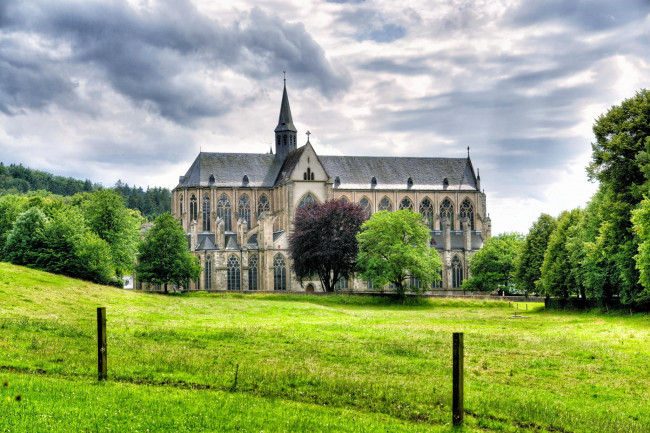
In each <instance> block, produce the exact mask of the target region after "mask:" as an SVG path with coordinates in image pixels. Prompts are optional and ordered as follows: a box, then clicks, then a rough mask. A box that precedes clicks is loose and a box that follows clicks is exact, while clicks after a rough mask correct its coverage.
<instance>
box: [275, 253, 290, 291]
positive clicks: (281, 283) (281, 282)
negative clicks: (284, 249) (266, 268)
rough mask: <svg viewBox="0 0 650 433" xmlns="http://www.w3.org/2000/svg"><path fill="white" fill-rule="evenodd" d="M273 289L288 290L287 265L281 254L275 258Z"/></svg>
mask: <svg viewBox="0 0 650 433" xmlns="http://www.w3.org/2000/svg"><path fill="white" fill-rule="evenodd" d="M273 290H287V265H286V263H285V261H284V257H282V255H280V254H276V255H275V257H274V258H273Z"/></svg>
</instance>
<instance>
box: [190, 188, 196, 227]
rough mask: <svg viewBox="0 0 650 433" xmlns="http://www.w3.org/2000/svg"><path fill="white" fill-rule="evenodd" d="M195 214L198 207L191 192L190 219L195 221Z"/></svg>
mask: <svg viewBox="0 0 650 433" xmlns="http://www.w3.org/2000/svg"><path fill="white" fill-rule="evenodd" d="M197 214H198V209H197V203H196V196H195V195H194V194H192V197H190V221H196V220H197Z"/></svg>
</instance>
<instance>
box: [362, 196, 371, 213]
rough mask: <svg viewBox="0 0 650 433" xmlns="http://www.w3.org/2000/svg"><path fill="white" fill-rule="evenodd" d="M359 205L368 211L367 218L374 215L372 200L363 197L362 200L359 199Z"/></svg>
mask: <svg viewBox="0 0 650 433" xmlns="http://www.w3.org/2000/svg"><path fill="white" fill-rule="evenodd" d="M359 206H361V207H362V208H363V210H364V211H366V218H370V215H372V205H371V204H370V200H368V199H367V198H366V197H363V198H362V199H361V201H359Z"/></svg>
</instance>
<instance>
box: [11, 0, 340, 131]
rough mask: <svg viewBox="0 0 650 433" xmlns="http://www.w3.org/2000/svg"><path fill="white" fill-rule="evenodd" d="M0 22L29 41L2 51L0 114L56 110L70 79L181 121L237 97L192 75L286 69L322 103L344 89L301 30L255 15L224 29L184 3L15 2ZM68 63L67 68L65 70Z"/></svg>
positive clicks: (212, 112) (255, 74)
mask: <svg viewBox="0 0 650 433" xmlns="http://www.w3.org/2000/svg"><path fill="white" fill-rule="evenodd" d="M0 23H1V24H2V28H1V30H2V32H3V33H4V34H5V35H10V36H11V35H15V36H16V37H15V38H13V40H14V41H17V40H25V43H24V44H23V46H22V47H18V49H16V50H14V57H13V58H11V57H9V54H6V53H4V50H3V51H2V55H1V57H0V61H1V63H0V77H2V78H3V80H2V81H1V82H0V95H2V96H6V98H3V99H4V100H5V101H8V102H7V103H5V104H4V105H5V106H4V107H2V109H3V111H5V112H19V111H20V110H22V109H24V108H42V107H44V106H45V105H47V104H48V103H56V102H57V100H56V97H57V96H59V95H61V94H68V95H69V94H70V93H71V92H73V91H74V85H75V83H74V79H72V78H70V77H69V76H68V74H70V75H75V74H76V75H79V76H81V77H83V78H87V79H91V80H92V79H97V78H98V77H99V78H100V79H103V80H105V81H106V82H107V83H108V84H109V85H110V87H111V88H113V89H114V90H115V91H116V92H118V93H120V94H122V95H124V96H126V97H127V98H129V99H131V100H132V101H133V102H134V103H136V104H143V105H146V106H147V107H149V108H152V109H153V110H154V111H158V112H159V113H160V114H161V115H162V116H165V117H167V118H169V119H172V120H174V121H176V122H181V123H185V122H191V121H192V120H194V119H199V118H202V117H208V116H218V115H220V114H222V113H224V112H226V111H228V110H229V109H230V108H231V107H232V106H233V104H235V103H236V102H237V100H238V98H240V95H237V94H236V93H234V91H232V90H230V89H229V88H228V86H227V85H225V84H222V85H220V86H218V87H217V89H216V90H215V89H214V88H212V89H210V88H207V87H206V85H205V83H204V79H203V77H202V78H199V79H194V80H193V79H192V77H191V74H195V73H208V71H214V70H216V71H220V70H226V69H230V70H234V71H235V72H237V73H240V74H244V75H245V76H248V77H250V78H256V79H259V78H262V77H266V76H268V75H271V74H276V75H277V74H279V72H280V71H282V70H289V71H290V72H291V73H292V74H293V76H295V78H296V83H298V84H301V85H302V86H303V87H308V86H311V87H315V88H316V89H317V90H318V91H319V92H321V93H322V94H323V95H325V96H326V97H328V98H331V97H333V96H334V95H335V94H336V93H337V92H338V91H340V90H343V89H345V88H347V86H348V79H347V77H346V76H345V74H342V75H341V74H339V75H337V74H335V73H334V71H333V68H332V67H331V66H330V64H329V62H328V61H327V59H326V58H325V54H324V51H323V50H322V48H321V47H320V46H319V45H318V44H317V43H316V42H315V41H314V40H313V39H312V38H311V36H310V35H309V33H308V32H307V31H306V30H305V28H304V26H303V25H302V24H290V23H286V22H284V21H282V20H281V19H279V18H277V17H274V16H270V15H267V14H266V13H264V12H262V11H261V10H259V9H253V10H252V11H251V12H250V14H249V15H248V17H246V20H244V22H243V23H238V24H235V25H233V26H230V27H224V26H221V25H219V24H218V23H216V22H214V21H213V20H211V19H209V18H208V17H206V16H204V15H201V14H200V13H199V12H198V11H197V10H196V9H195V7H194V6H193V5H191V4H190V3H188V2H185V1H170V2H163V4H162V5H158V6H156V7H153V8H149V9H143V10H135V9H133V8H132V7H131V6H129V5H128V4H127V3H125V2H109V3H97V2H92V3H90V2H58V1H57V2H49V1H43V2H12V3H9V4H8V5H5V7H4V8H0ZM18 36H20V38H19V37H18ZM5 39H6V38H5ZM34 40H45V41H47V42H44V43H41V44H40V45H38V44H34V43H33V41H34ZM30 41H32V43H29V42H30ZM35 45H36V47H35ZM43 53H45V59H42V60H41V61H40V62H39V61H38V59H39V56H41V57H42V56H43ZM8 57H9V58H8ZM48 57H49V60H48ZM64 64H68V65H72V66H69V68H72V69H73V70H72V71H63V72H62V71H61V69H62V66H61V65H64ZM30 82H31V83H34V84H35V85H32V86H29V85H27V84H28V83H30Z"/></svg>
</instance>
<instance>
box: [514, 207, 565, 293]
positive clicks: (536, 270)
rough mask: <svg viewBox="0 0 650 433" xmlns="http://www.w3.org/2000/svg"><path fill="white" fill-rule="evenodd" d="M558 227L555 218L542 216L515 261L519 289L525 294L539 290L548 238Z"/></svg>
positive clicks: (535, 223) (529, 233)
mask: <svg viewBox="0 0 650 433" xmlns="http://www.w3.org/2000/svg"><path fill="white" fill-rule="evenodd" d="M556 227H557V221H556V220H555V218H553V217H552V216H550V215H548V214H541V215H540V216H539V218H538V219H537V221H535V222H534V223H533V226H532V227H531V228H530V230H529V231H528V235H526V240H525V241H524V244H523V245H522V248H521V250H520V252H519V254H518V255H517V259H516V261H515V267H516V269H515V275H514V276H515V281H516V283H517V289H518V290H520V291H522V292H524V293H525V294H530V293H535V292H536V291H538V290H539V288H538V287H537V283H538V281H539V279H540V278H541V276H542V263H543V262H544V253H545V252H546V246H547V245H548V238H549V237H550V236H551V233H553V230H555V228H556Z"/></svg>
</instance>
